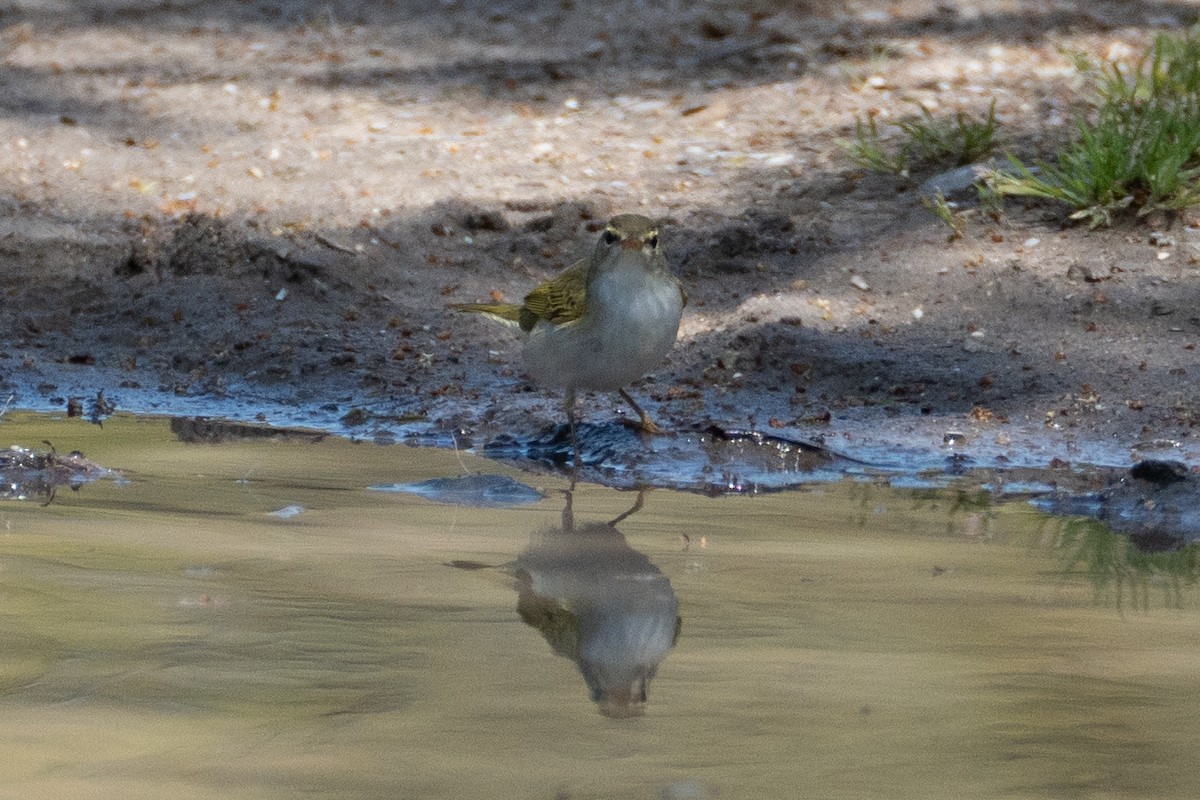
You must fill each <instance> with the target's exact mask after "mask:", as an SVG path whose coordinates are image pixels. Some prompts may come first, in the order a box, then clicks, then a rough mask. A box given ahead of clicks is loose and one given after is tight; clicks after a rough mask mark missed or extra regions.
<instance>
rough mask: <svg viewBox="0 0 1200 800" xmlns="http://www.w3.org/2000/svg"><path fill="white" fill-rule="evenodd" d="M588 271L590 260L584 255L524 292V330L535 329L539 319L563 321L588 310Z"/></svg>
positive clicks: (558, 322)
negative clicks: (534, 287)
mask: <svg viewBox="0 0 1200 800" xmlns="http://www.w3.org/2000/svg"><path fill="white" fill-rule="evenodd" d="M587 274H588V262H587V259H582V260H580V261H577V262H575V263H574V264H572V265H571V266H570V267H568V268H567V269H565V270H563V271H562V272H561V273H559V274H558V275H557V276H556V277H554V278H552V279H550V280H548V281H546V282H545V283H543V284H542V285H541V286H538V287H537V288H536V289H534V290H533V291H532V292H530V293H529V294H527V295H525V305H524V306H522V307H521V312H520V321H521V330H524V331H531V330H533V327H534V326H535V325H537V323H538V320H543V319H544V320H546V321H547V322H552V323H554V324H555V325H564V324H566V323H568V322H574V321H575V320H577V319H579V318H580V317H582V316H583V315H584V314H586V313H587Z"/></svg>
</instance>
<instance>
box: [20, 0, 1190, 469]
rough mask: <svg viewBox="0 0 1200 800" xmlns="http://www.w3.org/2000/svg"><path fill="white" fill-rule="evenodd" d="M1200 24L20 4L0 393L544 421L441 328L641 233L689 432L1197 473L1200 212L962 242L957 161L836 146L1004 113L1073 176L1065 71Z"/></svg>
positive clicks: (833, 9)
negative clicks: (952, 166) (611, 222)
mask: <svg viewBox="0 0 1200 800" xmlns="http://www.w3.org/2000/svg"><path fill="white" fill-rule="evenodd" d="M1198 11H1200V4H1198V3H1196V2H1166V1H1163V2H1095V1H1089V2H1068V1H1065V0H1060V1H1059V2H1045V0H1038V1H1037V2H1020V1H1019V0H1007V1H1005V0H980V1H979V2H958V3H948V2H943V3H933V2H915V1H913V0H901V1H900V2H846V3H821V2H808V3H804V2H799V3H779V2H765V1H764V2H754V1H753V0H745V1H744V2H715V1H714V2H698V3H690V4H684V3H678V2H666V3H650V2H611V3H590V4H585V3H578V2H570V1H569V0H566V1H564V2H538V1H537V0H528V1H527V2H516V1H513V2H494V3H474V2H453V1H452V0H447V1H445V2H440V3H410V2H401V1H400V0H396V2H351V1H347V2H311V3H309V2H303V1H302V0H296V1H295V2H283V3H277V2H270V3H268V2H227V1H225V0H209V1H208V2H203V3H200V2H183V1H180V2H148V1H146V0H101V1H100V2H89V3H73V2H67V1H66V0H61V1H59V2H54V1H53V0H45V1H44V2H34V1H32V0H30V1H29V2H4V1H3V0H0V54H3V59H2V61H0V303H2V313H0V389H2V390H3V392H4V393H5V395H6V396H7V395H9V394H11V395H12V396H13V399H12V403H13V405H15V406H20V407H29V408H46V407H52V408H65V407H66V406H67V403H68V401H69V400H70V398H71V397H79V398H81V399H82V400H83V401H84V405H85V406H86V405H87V404H88V403H91V402H93V401H94V400H95V396H96V394H97V392H100V391H103V393H104V399H105V401H106V402H108V403H111V404H113V405H114V406H115V407H116V408H118V409H120V408H125V409H132V410H138V411H145V410H159V411H176V412H188V413H196V412H207V413H225V414H230V415H233V416H240V417H242V418H246V419H254V418H255V417H258V418H260V419H266V420H269V421H286V422H289V423H297V422H308V423H309V424H313V425H318V426H321V427H325V428H330V429H342V430H345V429H351V430H355V431H360V432H369V431H378V430H381V429H387V428H388V427H389V426H402V425H404V424H408V425H409V427H410V428H411V427H413V426H416V427H423V428H424V429H427V430H432V431H456V432H461V433H466V434H467V435H474V436H475V437H478V438H481V439H486V438H487V437H489V436H492V435H495V434H497V433H500V432H517V433H520V432H522V431H533V430H537V429H540V428H543V427H544V426H546V425H547V424H549V423H551V422H555V421H558V420H560V419H561V417H560V416H559V415H560V405H559V400H558V399H557V397H556V395H555V394H554V393H553V392H549V391H544V390H542V389H540V388H538V387H534V386H531V385H530V384H529V383H528V381H526V380H525V379H523V378H522V376H521V374H520V370H519V357H518V348H517V346H516V344H515V341H514V340H512V339H511V337H509V336H508V334H506V333H504V332H503V331H501V330H499V329H497V328H496V327H493V326H491V325H489V323H488V322H487V321H486V320H483V319H476V318H468V317H464V316H461V315H455V314H454V313H453V312H451V311H449V310H448V309H447V305H448V304H449V303H452V302H467V301H475V300H482V299H486V298H488V297H489V296H493V297H504V298H507V299H511V300H516V299H519V298H520V297H521V296H523V294H524V293H525V292H526V291H528V290H529V289H530V288H531V287H532V286H534V285H535V284H536V283H537V282H538V281H540V280H543V279H545V278H547V277H550V276H552V275H554V274H555V272H556V271H557V270H559V269H561V268H562V267H563V266H565V265H567V264H569V263H571V262H572V261H573V260H574V259H576V258H578V257H580V256H582V255H584V254H585V253H586V252H587V251H589V250H590V248H591V247H592V245H593V242H594V239H595V237H596V236H597V231H598V230H599V229H600V227H601V226H602V225H603V222H604V220H605V218H606V217H607V216H609V215H611V214H613V213H617V212H621V211H639V212H641V213H645V214H648V215H651V216H654V217H656V218H658V219H660V220H661V221H662V222H663V225H664V240H665V246H666V249H667V251H668V254H669V258H670V260H671V262H672V266H673V268H674V269H675V270H676V272H677V274H678V275H679V276H680V277H681V278H682V279H683V281H684V282H685V284H686V286H687V290H688V293H689V295H690V297H691V300H692V302H691V304H690V305H689V307H688V309H687V310H686V313H685V318H684V322H683V326H682V329H681V332H680V340H679V344H678V347H677V349H676V351H675V352H674V353H673V354H672V355H671V357H670V358H669V360H668V362H667V363H665V364H664V365H663V367H662V369H660V370H658V371H657V372H656V373H655V374H654V375H652V376H649V377H648V378H647V379H645V380H644V381H642V382H641V383H640V384H639V385H637V386H636V387H635V388H634V392H635V393H636V394H638V395H639V396H641V397H643V398H645V399H646V400H647V406H648V407H649V408H650V409H652V410H653V411H654V412H655V413H656V415H657V416H658V417H659V418H660V420H662V421H665V422H666V423H667V424H669V425H671V426H673V427H675V428H676V429H679V430H691V429H696V428H702V427H703V426H705V425H707V424H709V423H711V422H717V423H720V424H722V425H725V426H727V427H742V428H749V427H754V428H757V429H761V430H765V431H770V432H772V433H775V434H779V435H785V436H793V437H800V438H804V439H823V440H824V441H826V442H827V443H829V444H830V445H831V446H834V447H835V448H837V449H840V450H843V451H846V452H850V453H854V454H858V455H865V456H867V457H887V456H889V455H891V456H893V457H895V456H896V454H897V453H898V452H899V453H930V454H935V455H937V454H940V453H944V443H943V439H944V436H945V435H946V434H947V433H948V432H957V433H961V434H963V437H964V438H963V439H960V440H958V441H959V444H958V448H959V450H960V451H962V450H963V449H964V448H966V451H967V452H968V453H969V455H970V457H971V458H974V459H977V460H979V461H980V462H986V463H1000V464H1004V463H1027V464H1034V465H1039V464H1040V465H1043V466H1045V465H1049V464H1051V463H1057V462H1056V461H1055V459H1058V460H1059V461H1079V460H1085V461H1094V462H1106V463H1112V464H1123V463H1127V462H1128V461H1129V459H1130V458H1134V457H1138V456H1140V455H1145V454H1155V455H1159V456H1163V455H1165V454H1166V455H1171V456H1172V457H1179V458H1185V459H1192V458H1195V457H1196V456H1197V452H1196V445H1195V443H1193V441H1192V431H1193V427H1194V426H1195V424H1196V411H1197V409H1198V408H1200V405H1198V400H1200V398H1198V393H1197V384H1196V381H1195V377H1194V376H1196V375H1197V374H1200V359H1198V354H1197V350H1196V346H1197V343H1198V342H1200V314H1198V313H1197V311H1196V308H1197V292H1198V286H1200V282H1198V279H1200V228H1198V227H1197V226H1200V219H1197V218H1193V217H1189V216H1185V217H1184V218H1182V219H1179V220H1158V221H1156V224H1154V225H1146V224H1143V223H1135V224H1128V225H1125V226H1123V227H1119V228H1116V229H1113V230H1107V231H1094V232H1089V231H1088V230H1086V229H1084V228H1079V227H1064V226H1063V225H1062V224H1061V220H1062V219H1063V217H1064V214H1063V212H1062V210H1061V209H1058V208H1053V207H1049V206H1044V205H1042V206H1039V205H1035V204H1022V203H1010V204H1009V207H1008V209H1007V211H1006V213H1005V214H1004V215H1003V216H1002V217H1001V218H1000V219H998V220H996V219H990V218H988V217H985V216H983V215H978V214H977V215H975V216H974V217H972V218H971V220H970V222H969V224H968V227H967V230H966V234H965V236H964V237H963V238H961V239H959V240H957V241H953V242H950V241H948V240H947V229H946V228H945V226H943V225H942V224H941V223H940V222H939V221H938V220H937V219H936V218H934V216H933V215H932V214H931V213H929V211H927V210H926V209H925V208H924V207H923V206H922V205H921V203H920V202H919V196H918V193H917V192H916V191H915V187H916V185H917V184H918V183H919V181H920V180H922V179H924V178H925V177H928V175H929V174H931V172H927V173H923V174H918V175H916V176H914V179H913V180H902V179H900V178H897V177H887V176H877V175H870V174H864V173H863V172H862V171H861V170H858V169H856V168H855V167H854V165H853V164H852V163H851V162H850V161H849V159H848V158H847V157H846V155H845V153H844V151H843V150H842V148H841V147H840V146H839V144H838V142H839V140H840V139H843V138H845V137H846V136H847V135H849V133H850V132H851V131H852V130H853V125H854V120H855V118H856V117H857V116H860V115H864V114H866V113H876V114H879V115H880V119H881V120H884V121H886V120H895V119H898V118H900V117H902V116H904V115H906V114H911V113H913V112H914V111H915V110H916V105H915V104H916V103H918V102H919V103H923V104H925V105H926V106H927V107H928V108H930V109H931V110H933V111H934V112H935V113H936V114H939V115H941V114H952V113H954V112H955V111H957V110H965V111H967V112H970V113H973V114H982V113H984V112H985V111H986V109H987V108H988V105H989V104H990V103H991V102H992V101H993V100H994V101H995V104H996V105H995V107H996V113H997V116H998V117H999V119H1000V120H1001V123H1002V125H1003V130H1004V132H1005V135H1006V141H1007V142H1008V144H1009V146H1010V147H1011V148H1012V149H1013V150H1014V151H1015V152H1017V153H1019V154H1021V155H1022V156H1024V157H1036V156H1039V155H1045V154H1048V153H1050V152H1052V150H1053V147H1054V146H1055V144H1056V143H1058V142H1061V141H1063V140H1064V139H1065V138H1067V137H1069V136H1070V134H1071V130H1072V124H1073V123H1072V120H1073V118H1074V115H1075V114H1076V113H1077V110H1078V109H1079V108H1081V105H1080V104H1081V98H1082V96H1083V95H1082V93H1083V92H1084V90H1085V87H1084V86H1083V84H1082V82H1081V80H1080V78H1079V77H1078V75H1077V74H1076V73H1075V72H1074V71H1073V69H1072V66H1071V60H1070V57H1069V55H1068V51H1081V52H1085V53H1088V54H1090V55H1092V56H1094V57H1097V58H1120V57H1128V56H1129V55H1131V54H1135V53H1138V52H1140V51H1141V50H1142V49H1143V48H1144V47H1145V46H1146V45H1147V44H1148V43H1149V41H1150V40H1151V39H1152V37H1153V35H1154V34H1155V33H1157V32H1159V31H1162V30H1175V31H1178V30H1181V27H1182V26H1184V25H1187V24H1190V23H1191V22H1194V21H1195V19H1196V17H1197V12H1198ZM932 171H936V170H932ZM1168 223H1169V225H1168ZM1155 228H1161V229H1159V230H1156V229H1155ZM616 403H617V401H616V400H615V399H614V398H610V397H606V396H593V397H589V398H587V400H586V403H585V410H584V413H585V414H586V415H588V416H591V417H596V418H611V417H612V416H614V415H615V414H618V413H623V409H621V408H620V407H619V406H618V405H617V404H616ZM901 457H902V458H904V457H907V456H903V455H902V456H901ZM938 457H940V455H939V456H938Z"/></svg>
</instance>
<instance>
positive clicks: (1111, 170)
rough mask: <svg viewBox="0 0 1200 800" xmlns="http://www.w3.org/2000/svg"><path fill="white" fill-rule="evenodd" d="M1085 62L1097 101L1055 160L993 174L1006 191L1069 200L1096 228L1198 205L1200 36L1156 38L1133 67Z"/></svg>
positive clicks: (1014, 163) (1014, 164) (1075, 213)
mask: <svg viewBox="0 0 1200 800" xmlns="http://www.w3.org/2000/svg"><path fill="white" fill-rule="evenodd" d="M1080 61H1083V62H1085V63H1083V64H1082V66H1083V67H1084V68H1085V70H1086V72H1087V74H1088V76H1089V77H1090V78H1091V79H1092V80H1093V82H1094V84H1095V88H1096V93H1097V96H1098V103H1097V104H1096V109H1095V112H1094V114H1093V115H1092V117H1093V118H1092V119H1090V120H1088V119H1081V120H1080V121H1079V122H1078V137H1077V138H1076V140H1075V141H1074V142H1073V143H1072V144H1071V145H1069V146H1068V147H1067V148H1066V149H1064V150H1063V151H1062V152H1061V153H1059V155H1058V159H1057V161H1056V162H1054V163H1049V162H1041V163H1039V164H1037V166H1036V169H1034V168H1031V167H1030V166H1028V165H1026V164H1025V163H1023V162H1022V161H1020V160H1019V159H1017V158H1016V157H1014V156H1011V155H1010V156H1009V161H1010V164H1011V168H1012V169H1011V170H1006V171H1004V172H999V173H997V174H996V175H995V177H994V178H993V179H992V181H993V187H994V189H995V191H996V192H998V193H1000V194H1002V195H1017V196H1026V197H1040V198H1045V199H1048V200H1055V201H1058V202H1061V203H1065V204H1066V205H1067V206H1069V207H1070V208H1071V209H1072V212H1071V215H1070V216H1071V219H1076V220H1086V221H1087V222H1088V224H1089V225H1090V226H1091V227H1093V228H1094V227H1097V226H1099V225H1110V224H1112V222H1113V221H1114V220H1115V219H1116V218H1118V217H1119V216H1121V215H1124V214H1127V213H1129V212H1131V211H1132V212H1134V213H1136V214H1138V215H1143V214H1147V213H1150V212H1151V211H1156V210H1166V211H1178V210H1182V209H1184V208H1187V207H1189V206H1193V205H1197V204H1200V39H1198V38H1197V37H1196V35H1195V33H1189V34H1188V35H1186V36H1184V37H1171V36H1166V35H1163V36H1159V37H1158V38H1156V39H1155V41H1154V45H1153V46H1152V47H1151V49H1150V52H1149V53H1147V54H1146V55H1145V56H1143V57H1142V58H1141V59H1140V60H1139V61H1138V62H1136V63H1135V64H1132V65H1122V64H1119V63H1114V64H1110V65H1106V66H1098V65H1095V64H1091V63H1087V62H1086V60H1085V59H1078V60H1077V64H1078V63H1079V62H1080Z"/></svg>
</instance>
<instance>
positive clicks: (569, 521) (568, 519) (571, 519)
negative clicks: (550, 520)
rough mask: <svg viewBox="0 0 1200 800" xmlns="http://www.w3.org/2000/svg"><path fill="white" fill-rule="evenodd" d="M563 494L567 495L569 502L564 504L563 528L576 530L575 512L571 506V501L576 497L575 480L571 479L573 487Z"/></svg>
mask: <svg viewBox="0 0 1200 800" xmlns="http://www.w3.org/2000/svg"><path fill="white" fill-rule="evenodd" d="M563 494H565V495H566V496H567V504H566V505H565V506H563V515H562V520H563V521H562V526H563V530H564V531H567V532H568V533H569V532H571V531H573V530H575V512H574V511H573V510H572V508H571V501H572V500H573V499H574V497H575V481H571V488H570V489H567V491H565V492H563Z"/></svg>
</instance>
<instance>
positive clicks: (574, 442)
mask: <svg viewBox="0 0 1200 800" xmlns="http://www.w3.org/2000/svg"><path fill="white" fill-rule="evenodd" d="M563 405H564V406H565V410H566V412H567V427H568V428H569V429H570V431H571V450H572V451H573V452H574V454H575V472H576V474H578V473H579V464H580V462H581V461H582V459H581V458H580V457H579V434H578V433H577V432H576V430H575V389H574V388H573V387H572V388H570V389H567V396H566V397H565V398H564V400H563ZM571 488H574V482H572V487H571Z"/></svg>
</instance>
